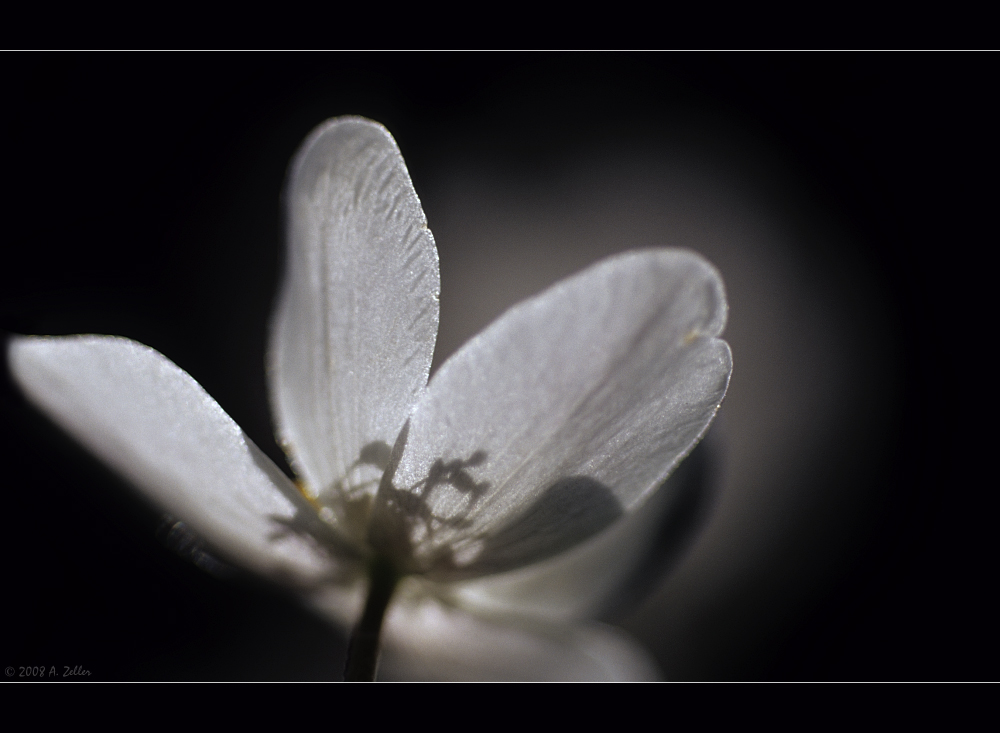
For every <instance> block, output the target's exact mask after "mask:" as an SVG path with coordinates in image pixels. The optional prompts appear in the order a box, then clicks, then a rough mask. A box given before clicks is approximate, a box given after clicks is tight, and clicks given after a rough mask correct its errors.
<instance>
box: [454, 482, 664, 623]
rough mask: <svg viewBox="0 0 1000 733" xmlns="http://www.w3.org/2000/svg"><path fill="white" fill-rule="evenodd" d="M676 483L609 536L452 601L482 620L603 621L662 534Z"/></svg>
mask: <svg viewBox="0 0 1000 733" xmlns="http://www.w3.org/2000/svg"><path fill="white" fill-rule="evenodd" d="M672 482H673V478H671V479H670V480H669V481H667V482H666V484H665V485H664V486H662V487H660V488H659V489H658V490H657V491H656V492H654V494H653V495H652V496H651V497H649V499H648V500H647V501H645V502H643V503H642V504H641V505H639V506H638V507H636V508H635V509H634V510H633V511H631V512H627V513H626V514H625V516H624V517H622V518H621V519H620V520H618V521H617V522H615V523H614V524H612V525H611V526H610V527H608V528H607V529H606V530H604V531H603V532H600V533H598V534H597V535H596V536H594V537H591V538H590V539H587V540H585V541H583V542H581V543H580V544H579V545H577V546H576V547H574V548H572V549H570V550H568V551H566V552H563V553H561V554H559V555H556V556H555V557H551V558H549V559H547V560H542V561H541V562H536V563H533V564H531V565H527V566H525V567H521V568H517V569H516V570H511V571H508V572H506V573H495V574H493V575H487V576H484V577H480V578H473V579H471V580H462V581H457V582H455V583H453V584H451V587H450V588H449V595H450V596H451V597H452V598H453V599H454V600H455V602H456V603H458V604H460V605H461V606H462V607H464V608H468V609H470V610H471V611H473V612H476V613H479V614H494V615H512V616H522V617H529V618H531V617H533V618H540V619H547V620H548V621H550V622H553V623H555V622H560V621H565V620H569V619H584V618H588V617H591V618H592V617H594V616H597V615H598V614H599V613H601V612H602V611H604V610H606V607H607V606H608V605H609V600H610V599H611V597H612V595H613V594H615V593H617V592H620V591H621V590H622V588H623V587H624V586H625V585H626V584H627V583H629V582H630V581H633V580H634V577H633V572H634V570H635V567H636V566H637V565H638V563H639V562H640V561H641V560H642V559H643V558H644V557H645V556H646V554H647V553H648V552H649V551H650V548H651V547H652V545H653V542H654V537H655V535H656V534H657V533H658V532H660V531H661V530H662V524H663V517H664V514H665V513H666V512H668V511H670V510H671V509H672V508H673V506H674V503H675V501H676V499H677V498H678V496H677V494H678V491H677V489H676V487H674V486H673V485H672Z"/></svg>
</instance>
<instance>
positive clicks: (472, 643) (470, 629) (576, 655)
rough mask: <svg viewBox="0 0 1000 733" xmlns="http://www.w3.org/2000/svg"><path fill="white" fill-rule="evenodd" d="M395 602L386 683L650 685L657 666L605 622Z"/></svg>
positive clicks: (382, 672) (382, 673) (382, 669)
mask: <svg viewBox="0 0 1000 733" xmlns="http://www.w3.org/2000/svg"><path fill="white" fill-rule="evenodd" d="M400 595H401V596H403V597H401V598H399V599H397V600H394V601H393V604H392V606H390V608H389V613H388V616H387V617H386V623H385V630H384V634H385V636H384V642H383V653H382V660H381V663H380V665H379V677H380V678H381V679H400V680H469V681H476V680H480V681H486V680H525V681H529V680H542V681H648V680H656V679H659V678H660V673H659V670H658V669H657V667H656V663H655V662H654V661H653V660H652V659H651V658H650V656H649V655H648V654H647V653H646V652H645V651H643V650H642V649H641V648H640V647H638V646H637V645H636V644H635V643H634V642H633V641H631V639H629V638H628V637H627V636H626V635H625V634H624V633H622V632H620V631H618V630H616V629H613V628H611V627H608V626H603V625H600V624H593V623H592V624H577V625H565V624H564V625H561V626H551V625H546V624H539V623H538V622H537V621H535V622H526V621H525V622H521V623H518V622H517V621H516V620H513V619H510V618H503V619H498V620H497V621H491V620H489V619H486V618H482V617H477V616H474V615H472V614H470V613H468V612H466V611H464V610H462V609H460V608H457V607H452V606H446V605H443V604H441V603H440V602H438V601H436V600H434V599H432V598H428V597H423V598H421V599H416V598H415V599H408V598H406V597H405V595H406V592H405V589H404V588H401V589H400Z"/></svg>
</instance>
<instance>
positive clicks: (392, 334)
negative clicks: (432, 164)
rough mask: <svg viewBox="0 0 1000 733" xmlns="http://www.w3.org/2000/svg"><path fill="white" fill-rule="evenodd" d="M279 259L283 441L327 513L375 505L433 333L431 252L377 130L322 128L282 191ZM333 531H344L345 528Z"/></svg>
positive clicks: (389, 143) (277, 361) (274, 338)
mask: <svg viewBox="0 0 1000 733" xmlns="http://www.w3.org/2000/svg"><path fill="white" fill-rule="evenodd" d="M285 195H286V201H285V203H286V206H287V216H288V224H287V226H288V233H287V236H288V259H287V262H286V265H285V275H284V280H283V284H282V287H281V295H280V298H279V302H278V308H277V312H276V314H275V318H274V321H273V324H272V333H271V345H270V346H271V351H270V356H269V360H270V363H269V366H270V374H269V381H270V388H271V399H272V404H273V406H274V412H275V417H276V420H277V422H278V431H279V434H280V439H281V441H282V443H283V445H285V447H286V450H288V452H289V455H290V457H291V460H292V463H293V466H294V467H295V469H296V472H297V473H298V474H299V475H300V476H302V477H303V478H305V479H306V481H307V482H308V484H309V488H310V490H312V491H314V492H316V493H317V494H319V495H322V497H323V500H324V503H326V504H328V505H332V506H334V507H335V508H338V511H340V510H341V509H343V505H344V504H345V502H346V501H349V500H351V499H362V498H363V497H362V495H364V494H365V493H367V494H368V495H369V496H370V495H372V494H374V492H375V489H376V488H377V484H378V479H379V477H380V476H381V474H382V469H384V467H385V461H386V459H387V457H388V453H389V447H390V446H391V445H392V443H393V441H394V440H395V439H396V435H397V434H398V433H399V430H400V428H401V427H402V425H403V422H404V421H405V420H406V416H407V413H408V412H409V411H410V408H411V407H412V405H413V402H414V400H415V398H416V395H417V394H418V393H419V391H420V390H421V389H423V388H424V387H425V386H426V384H427V375H428V370H429V369H430V363H431V356H432V354H433V351H434V341H435V339H436V338H437V328H438V294H439V291H440V277H439V273H438V258H437V249H436V248H435V246H434V238H433V236H432V235H431V232H430V230H429V229H428V228H427V221H426V219H425V217H424V213H423V210H422V209H421V207H420V201H419V200H418V199H417V195H416V192H415V191H414V189H413V184H412V183H411V182H410V176H409V174H408V173H407V170H406V166H405V165H404V163H403V158H402V157H401V156H400V153H399V149H398V148H397V147H396V143H395V141H394V140H393V139H392V137H391V136H390V135H389V133H388V132H387V131H386V130H385V128H383V127H382V126H381V125H379V124H377V123H374V122H371V121H369V120H364V119H361V118H357V117H344V118H339V119H334V120H330V121H328V122H326V123H325V124H323V125H322V126H320V127H319V128H318V129H317V130H315V131H314V132H313V133H312V135H310V137H309V138H308V139H307V140H306V142H305V143H304V144H303V146H302V148H301V150H300V151H299V153H298V155H297V156H296V158H295V160H294V162H293V164H292V168H291V172H290V177H289V182H288V189H287V191H286V194H285ZM334 519H336V520H340V521H343V520H344V517H343V516H338V517H335V518H334Z"/></svg>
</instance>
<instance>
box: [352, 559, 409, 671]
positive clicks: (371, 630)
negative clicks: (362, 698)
mask: <svg viewBox="0 0 1000 733" xmlns="http://www.w3.org/2000/svg"><path fill="white" fill-rule="evenodd" d="M369 578H370V585H369V586H368V600H367V601H366V602H365V610H364V611H363V612H362V613H361V618H360V619H359V620H358V624H357V626H355V627H354V631H352V632H351V641H350V643H349V644H348V646H347V665H346V667H345V668H344V681H345V682H374V681H375V674H376V673H377V672H378V657H379V651H380V650H379V637H380V636H381V633H382V621H383V620H384V619H385V611H386V608H388V607H389V601H390V600H391V599H392V593H393V591H394V590H396V584H397V583H398V582H399V574H398V573H397V572H396V569H395V568H394V567H393V566H392V564H391V563H389V562H388V561H386V560H384V559H382V558H376V559H375V560H374V561H372V564H371V568H370V569H369Z"/></svg>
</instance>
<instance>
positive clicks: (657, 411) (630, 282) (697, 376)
mask: <svg viewBox="0 0 1000 733" xmlns="http://www.w3.org/2000/svg"><path fill="white" fill-rule="evenodd" d="M725 319H726V300H725V294H724V292H723V286H722V281H721V279H720V278H719V276H718V273H717V272H716V271H715V269H714V268H713V267H712V266H711V265H709V264H708V263H707V262H706V261H705V260H703V259H702V258H701V257H699V256H698V255H696V254H694V253H692V252H687V251H683V250H647V251H641V252H632V253H627V254H624V255H619V256H617V257H613V258H610V259H608V260H605V261H603V262H601V263H598V264H597V265H594V266H593V267H591V268H589V269H587V270H585V271H584V272H582V273H580V274H578V275H576V276H574V277H571V278H568V279H567V280H564V281H562V282H560V283H558V284H556V285H555V286H554V287H552V288H550V289H549V290H547V291H546V292H544V293H542V294H541V295H539V296H536V297H535V298H532V299H530V300H527V301H525V302H523V303H521V304H519V305H517V306H515V307H514V308H512V309H511V310H509V311H508V312H507V313H505V314H504V315H503V316H502V317H501V318H499V319H498V320H497V321H496V322H494V323H493V324H492V325H491V326H490V327H489V328H487V329H486V330H485V331H484V332H482V333H481V334H480V335H478V336H477V337H476V338H474V339H473V340H472V341H470V342H469V343H468V344H466V346H465V347H463V348H462V349H461V351H459V352H458V353H457V354H455V355H454V356H453V357H452V358H451V359H449V360H448V362H447V363H445V364H444V365H443V366H442V368H441V370H440V371H439V372H438V373H437V374H436V375H435V377H434V379H433V380H432V382H431V384H430V385H429V387H428V389H427V392H426V393H425V394H424V395H423V396H422V397H421V399H420V401H419V402H418V404H417V406H416V407H415V408H414V411H413V414H412V416H411V419H410V421H409V423H408V426H407V428H406V429H404V431H403V433H402V434H401V436H400V439H399V441H398V442H397V445H396V447H395V449H394V451H395V453H396V458H395V459H394V464H395V468H394V473H393V472H390V473H389V474H387V476H386V480H384V481H383V483H382V485H381V487H380V492H379V497H378V500H377V509H376V511H377V512H378V515H377V517H376V521H375V522H374V523H373V540H374V541H375V542H376V543H377V544H378V545H379V546H380V547H381V548H382V549H383V551H386V552H389V553H391V554H392V555H394V556H396V557H403V558H406V557H409V558H411V560H410V562H411V564H412V566H413V569H414V570H420V571H424V572H430V573H432V574H433V575H435V576H436V577H439V578H448V577H451V578H455V577H462V576H463V575H464V576H467V577H468V576H476V575H484V574H487V573H492V572H499V571H502V570H507V569H511V568H515V567H518V566H520V565H524V564H527V563H533V562H537V561H539V560H542V559H544V558H546V557H549V556H552V555H555V554H557V553H559V552H562V551H564V550H566V549H568V548H570V547H572V546H574V545H576V544H577V543H579V542H581V541H583V540H584V539H586V538H587V537H590V536H592V535H594V534H596V533H598V532H600V531H601V530H603V529H604V528H606V527H608V526H609V525H611V524H612V523H613V522H614V521H615V520H617V519H619V518H620V517H621V516H622V515H624V514H625V513H627V512H629V511H630V510H631V509H632V508H633V507H635V506H637V505H638V504H639V503H640V502H641V501H642V500H643V498H644V497H645V496H646V495H647V494H648V493H649V491H650V490H651V489H653V488H654V487H656V486H658V485H659V484H660V483H661V482H662V481H663V480H664V478H665V477H666V476H667V475H668V474H669V473H670V471H671V470H672V469H673V468H674V466H676V465H677V463H678V462H679V461H680V460H681V459H682V458H683V457H684V456H685V455H686V454H687V453H688V452H689V451H690V450H691V448H692V447H693V446H694V444H695V443H696V442H697V441H698V439H699V438H700V437H701V436H702V435H703V434H704V432H705V430H706V429H707V427H708V425H709V423H710V422H711V420H712V418H713V417H714V415H715V412H716V410H717V409H718V406H719V403H720V402H721V400H722V397H723V395H724V394H725V391H726V386H727V384H728V381H729V374H730V371H731V368H732V360H731V355H730V352H729V347H728V345H727V344H726V343H725V342H724V341H721V340H719V339H718V338H716V336H718V335H719V334H720V333H721V331H722V328H723V326H724V325H725Z"/></svg>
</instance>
